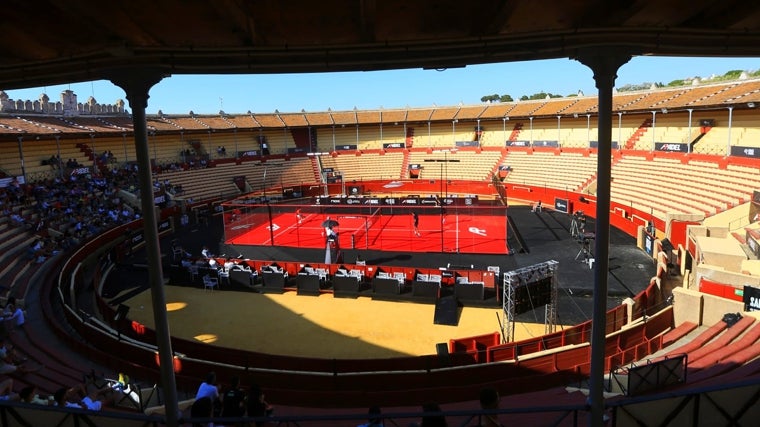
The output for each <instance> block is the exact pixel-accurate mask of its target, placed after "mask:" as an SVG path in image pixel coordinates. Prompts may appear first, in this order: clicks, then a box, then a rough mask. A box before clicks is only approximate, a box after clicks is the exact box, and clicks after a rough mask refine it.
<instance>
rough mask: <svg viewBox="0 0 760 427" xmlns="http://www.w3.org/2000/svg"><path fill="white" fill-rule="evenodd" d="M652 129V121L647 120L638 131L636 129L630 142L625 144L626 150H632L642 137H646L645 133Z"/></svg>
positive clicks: (629, 139)
mask: <svg viewBox="0 0 760 427" xmlns="http://www.w3.org/2000/svg"><path fill="white" fill-rule="evenodd" d="M651 127H652V119H646V120H644V123H642V124H641V126H639V128H638V129H636V132H634V133H633V135H631V137H630V138H628V141H626V142H625V148H626V149H627V150H630V149H632V148H633V147H635V146H636V143H637V142H639V139H641V137H642V136H644V134H645V133H647V131H648V130H649V128H651Z"/></svg>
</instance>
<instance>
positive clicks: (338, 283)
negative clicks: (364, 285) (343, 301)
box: [332, 276, 361, 298]
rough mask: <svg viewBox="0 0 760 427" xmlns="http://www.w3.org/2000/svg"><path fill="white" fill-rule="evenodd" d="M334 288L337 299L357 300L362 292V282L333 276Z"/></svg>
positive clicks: (353, 278)
mask: <svg viewBox="0 0 760 427" xmlns="http://www.w3.org/2000/svg"><path fill="white" fill-rule="evenodd" d="M332 286H333V296H334V297H335V298H357V297H358V296H359V292H360V291H361V282H360V281H358V280H356V278H355V277H346V276H333V278H332Z"/></svg>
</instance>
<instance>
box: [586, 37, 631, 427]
mask: <svg viewBox="0 0 760 427" xmlns="http://www.w3.org/2000/svg"><path fill="white" fill-rule="evenodd" d="M575 59H577V60H578V61H580V62H581V63H583V64H584V65H586V66H587V67H589V68H591V70H592V71H593V72H594V80H595V81H596V88H597V89H598V90H599V149H598V152H597V157H598V159H597V183H598V186H597V205H596V241H595V247H594V253H595V254H596V263H595V264H594V302H593V314H592V319H591V378H590V379H589V395H588V398H587V404H588V406H589V407H590V408H591V416H590V417H589V420H588V423H589V425H590V426H598V427H601V426H603V425H604V347H605V345H604V344H605V338H606V334H605V331H606V329H607V324H606V323H607V319H606V314H607V313H606V312H607V280H608V278H607V275H608V271H607V270H608V268H609V263H610V261H609V244H610V184H611V183H610V181H611V175H612V173H611V167H612V159H611V156H612V90H613V88H614V85H615V79H616V78H617V70H618V69H619V68H620V67H621V66H622V65H623V64H625V63H626V62H628V61H629V60H630V59H631V55H630V53H629V52H626V51H625V50H624V49H609V50H606V49H595V50H593V51H591V50H590V51H586V52H580V53H579V55H578V56H577V57H576V58H575Z"/></svg>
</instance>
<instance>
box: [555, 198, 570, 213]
mask: <svg viewBox="0 0 760 427" xmlns="http://www.w3.org/2000/svg"><path fill="white" fill-rule="evenodd" d="M554 210H555V211H559V212H564V213H570V208H569V203H568V202H567V199H560V198H559V197H555V198H554Z"/></svg>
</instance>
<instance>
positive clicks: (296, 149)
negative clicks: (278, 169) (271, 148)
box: [288, 147, 309, 154]
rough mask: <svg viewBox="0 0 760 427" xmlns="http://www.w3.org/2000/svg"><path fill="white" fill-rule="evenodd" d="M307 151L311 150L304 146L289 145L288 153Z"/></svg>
mask: <svg viewBox="0 0 760 427" xmlns="http://www.w3.org/2000/svg"><path fill="white" fill-rule="evenodd" d="M307 151H309V150H308V149H306V148H303V147H288V154H299V153H305V152H307Z"/></svg>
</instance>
